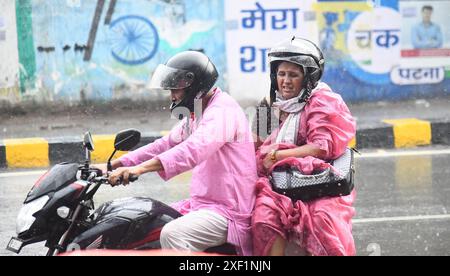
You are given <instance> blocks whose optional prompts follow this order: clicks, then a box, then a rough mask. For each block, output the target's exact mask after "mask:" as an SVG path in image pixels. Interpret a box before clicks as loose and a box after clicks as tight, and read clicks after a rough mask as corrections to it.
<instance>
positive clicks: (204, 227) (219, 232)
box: [160, 210, 228, 252]
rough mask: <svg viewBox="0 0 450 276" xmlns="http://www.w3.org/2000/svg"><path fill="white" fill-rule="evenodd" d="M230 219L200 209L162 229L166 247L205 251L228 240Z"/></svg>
mask: <svg viewBox="0 0 450 276" xmlns="http://www.w3.org/2000/svg"><path fill="white" fill-rule="evenodd" d="M227 235H228V220H227V219H226V218H224V217H223V216H221V215H219V214H217V213H215V212H213V211H209V210H198V211H193V212H190V213H188V214H187V215H185V216H182V217H180V218H177V219H175V220H172V221H171V222H169V223H167V224H166V225H165V226H164V227H163V229H162V231H161V237H160V242H161V247H162V248H164V249H176V250H188V251H196V252H198V251H205V250H206V249H208V248H210V247H214V246H219V245H222V244H224V243H226V242H227Z"/></svg>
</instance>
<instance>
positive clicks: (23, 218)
mask: <svg viewBox="0 0 450 276" xmlns="http://www.w3.org/2000/svg"><path fill="white" fill-rule="evenodd" d="M49 200H50V197H48V196H43V197H40V198H38V199H36V200H33V201H32V202H29V203H27V204H25V205H23V206H22V209H20V212H19V215H18V216H17V224H16V232H17V234H20V233H22V232H25V231H27V230H28V229H30V227H31V225H33V223H34V221H35V220H36V218H35V217H33V215H34V214H35V213H36V212H37V211H39V210H41V209H42V208H43V207H44V206H45V204H47V202H48V201H49Z"/></svg>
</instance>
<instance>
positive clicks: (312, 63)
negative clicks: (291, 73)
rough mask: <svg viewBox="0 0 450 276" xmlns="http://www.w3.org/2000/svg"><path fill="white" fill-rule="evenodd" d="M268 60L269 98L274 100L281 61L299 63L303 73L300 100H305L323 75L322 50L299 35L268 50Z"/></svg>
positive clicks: (323, 61)
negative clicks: (302, 89)
mask: <svg viewBox="0 0 450 276" xmlns="http://www.w3.org/2000/svg"><path fill="white" fill-rule="evenodd" d="M268 55H269V62H270V80H271V87H270V100H271V102H274V101H275V91H276V90H277V89H278V85H277V68H278V65H279V64H280V63H281V62H283V61H287V62H291V63H295V64H297V65H300V66H301V67H302V68H303V72H304V73H305V78H304V80H303V87H304V88H305V91H304V92H303V94H302V96H301V101H307V100H308V98H309V97H310V95H311V91H312V90H313V89H314V88H315V87H316V86H317V84H318V83H319V80H320V78H321V77H322V75H323V71H324V68H325V60H324V58H323V54H322V51H320V49H319V47H317V46H316V44H314V43H313V42H311V41H309V40H307V39H304V38H299V37H295V36H294V37H293V38H292V39H290V40H287V41H284V42H281V43H280V44H278V45H276V46H275V47H273V48H272V49H270V51H269V54H268Z"/></svg>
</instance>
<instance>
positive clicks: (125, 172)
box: [108, 166, 143, 187]
mask: <svg viewBox="0 0 450 276" xmlns="http://www.w3.org/2000/svg"><path fill="white" fill-rule="evenodd" d="M142 173H143V172H142V170H141V168H140V167H139V166H135V167H122V168H118V169H116V170H114V171H113V172H112V173H111V174H110V175H109V177H108V181H109V183H110V184H111V186H113V187H114V186H117V185H120V184H122V185H124V186H126V185H128V184H129V183H130V179H129V178H130V176H131V175H133V176H140V175H141V174H142ZM120 180H122V181H120Z"/></svg>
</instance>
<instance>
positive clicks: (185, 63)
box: [150, 51, 219, 112]
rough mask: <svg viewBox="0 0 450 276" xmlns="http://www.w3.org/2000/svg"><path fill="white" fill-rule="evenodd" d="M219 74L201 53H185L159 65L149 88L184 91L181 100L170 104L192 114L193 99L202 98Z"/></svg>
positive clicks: (171, 107) (171, 108) (173, 107)
mask: <svg viewBox="0 0 450 276" xmlns="http://www.w3.org/2000/svg"><path fill="white" fill-rule="evenodd" d="M218 77H219V74H218V73H217V70H216V67H215V66H214V64H213V63H212V62H211V60H210V59H209V58H208V57H207V56H206V55H205V54H203V53H201V52H197V51H185V52H181V53H178V54H176V55H175V56H173V57H172V58H171V59H169V61H167V63H166V64H165V65H163V64H160V65H159V66H158V67H157V68H156V70H155V72H154V73H153V76H152V80H151V83H150V88H157V89H164V90H171V89H185V94H184V98H183V100H181V101H180V102H177V103H175V102H174V103H172V105H171V106H170V110H173V109H175V108H176V107H178V106H184V107H187V108H188V109H189V110H190V111H191V112H194V100H195V98H196V97H197V98H202V97H203V96H205V95H206V93H208V92H209V91H210V90H211V88H212V87H213V86H214V84H215V83H216V81H217V78H218Z"/></svg>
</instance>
